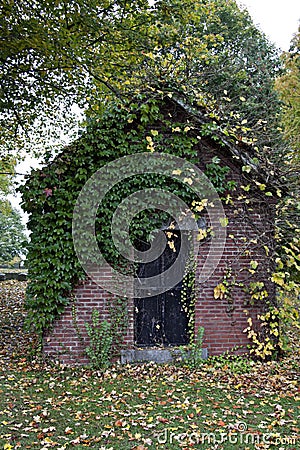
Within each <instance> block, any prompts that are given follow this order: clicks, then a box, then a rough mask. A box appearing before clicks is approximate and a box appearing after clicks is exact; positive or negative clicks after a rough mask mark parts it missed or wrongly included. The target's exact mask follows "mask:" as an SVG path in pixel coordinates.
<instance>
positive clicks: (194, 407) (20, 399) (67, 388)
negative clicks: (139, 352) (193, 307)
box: [0, 282, 300, 450]
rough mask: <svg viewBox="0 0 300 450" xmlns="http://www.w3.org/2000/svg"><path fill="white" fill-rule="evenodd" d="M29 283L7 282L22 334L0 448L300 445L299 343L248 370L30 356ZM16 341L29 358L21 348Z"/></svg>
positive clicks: (1, 393)
mask: <svg viewBox="0 0 300 450" xmlns="http://www.w3.org/2000/svg"><path fill="white" fill-rule="evenodd" d="M6 283H9V282H6ZM24 286H25V285H24V284H23V285H22V284H21V283H20V282H17V284H15V283H14V282H13V283H11V284H6V286H5V287H3V283H2V284H1V293H2V296H3V298H2V299H1V305H2V310H3V311H4V312H5V314H6V317H7V318H9V320H10V321H11V323H13V324H18V327H19V328H16V329H17V330H18V333H19V338H18V337H17V336H15V338H14V340H13V341H12V342H14V344H13V345H12V343H10V345H11V347H7V344H6V343H5V342H2V341H1V345H2V347H1V348H3V349H5V352H6V353H5V354H4V355H2V356H4V357H5V358H6V359H5V361H4V364H3V365H2V371H0V448H3V449H6V450H13V449H18V448H20V449H39V450H44V449H50V448H53V449H56V450H68V449H69V448H78V449H82V448H86V447H89V448H95V449H97V450H115V449H119V448H122V449H125V450H126V449H128V450H129V449H130V450H133V449H135V450H145V449H147V450H148V449H149V450H152V449H157V448H166V449H177V448H179V449H190V448H193V447H194V448H210V449H232V448H245V449H246V448H248V449H255V448H270V447H271V446H272V445H273V443H274V445H276V446H277V447H278V448H281V447H284V446H285V445H286V443H289V449H296V448H298V447H299V442H298V441H297V439H296V438H297V434H298V433H299V425H298V424H299V409H297V408H298V407H299V401H300V392H299V384H298V382H299V359H300V358H299V353H296V352H295V353H294V354H293V355H292V356H291V357H289V358H285V359H283V360H281V361H271V362H269V363H253V364H252V365H249V370H248V371H245V373H241V374H240V373H239V374H237V373H234V371H233V370H232V368H231V367H230V364H228V363H226V362H224V364H222V363H219V364H218V365H216V364H215V362H214V361H213V360H208V361H207V362H206V363H205V364H203V365H202V367H201V368H200V369H198V370H190V369H189V368H188V367H182V366H172V365H163V366H162V365H156V364H152V363H149V364H140V365H126V366H118V365H116V366H114V367H111V368H110V369H108V370H106V371H105V372H103V373H102V372H97V371H93V370H91V369H88V368H72V369H70V368H68V367H66V366H62V365H49V364H48V365H47V364H42V365H41V364H37V363H36V362H34V363H32V362H30V361H29V360H28V359H26V358H24V357H23V355H24V354H26V352H28V350H26V346H27V345H31V343H32V338H31V337H27V336H26V335H23V331H22V329H21V323H22V321H23V320H24V317H25V312H24V311H23V309H22V299H23V290H24ZM16 305H17V306H16ZM10 308H11V311H10V312H9V311H8V310H9V309H10ZM14 314H16V317H14ZM1 323H2V322H1ZM4 323H5V321H4ZM4 329H5V327H4ZM5 330H6V329H5ZM1 336H4V337H5V338H6V337H7V335H5V334H4V333H3V334H2V335H1ZM0 339H1V337H0ZM18 339H19V341H18ZM18 351H19V352H20V354H21V355H22V357H21V358H20V357H19V358H18V357H17V356H16V355H14V354H15V352H18ZM12 355H14V356H13V357H12ZM245 433H247V435H249V436H250V438H253V442H254V444H253V442H252V441H251V439H250V438H249V436H248V438H247V439H248V441H249V439H250V441H249V442H247V443H246V442H244V441H236V439H237V438H239V439H242V438H243V436H245ZM207 436H208V437H209V436H211V439H212V440H211V441H209V442H208V440H207V439H208V438H207ZM222 436H223V438H224V436H225V438H226V439H225V440H224V442H221V441H220V439H222ZM264 436H269V437H270V439H272V442H267V443H266V442H264V441H263V437H264ZM205 439H206V440H205ZM214 439H215V441H214ZM288 439H290V440H289V441H288Z"/></svg>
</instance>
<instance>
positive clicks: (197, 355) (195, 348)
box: [180, 327, 204, 369]
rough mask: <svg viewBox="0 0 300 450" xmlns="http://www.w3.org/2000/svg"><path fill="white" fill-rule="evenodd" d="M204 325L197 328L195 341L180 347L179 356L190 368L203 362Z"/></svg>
mask: <svg viewBox="0 0 300 450" xmlns="http://www.w3.org/2000/svg"><path fill="white" fill-rule="evenodd" d="M203 335H204V327H199V328H198V333H197V336H196V340H195V342H193V343H192V344H190V345H189V346H188V347H187V348H184V347H180V352H181V358H182V359H183V361H184V362H186V363H187V365H188V367H189V368H191V369H197V368H198V367H200V365H201V364H202V362H203V358H202V344H203Z"/></svg>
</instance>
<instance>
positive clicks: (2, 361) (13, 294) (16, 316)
mask: <svg viewBox="0 0 300 450" xmlns="http://www.w3.org/2000/svg"><path fill="white" fill-rule="evenodd" d="M25 288H26V281H17V280H8V281H1V282H0V365H1V366H2V367H6V368H7V367H9V366H10V364H13V366H14V367H16V366H17V365H18V363H20V365H21V366H22V365H23V363H24V362H26V358H27V357H29V355H30V352H31V350H32V348H34V347H35V346H36V341H37V336H36V335H35V334H34V333H29V332H25V331H24V328H23V325H24V320H25V317H26V311H25V310H24V296H25Z"/></svg>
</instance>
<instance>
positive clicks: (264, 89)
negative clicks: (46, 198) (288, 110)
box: [0, 0, 279, 153]
mask: <svg viewBox="0 0 300 450" xmlns="http://www.w3.org/2000/svg"><path fill="white" fill-rule="evenodd" d="M0 24H1V28H2V30H3V31H2V39H1V41H0V43H1V54H2V57H1V79H0V91H1V95H0V113H1V116H0V119H1V120H0V127H1V130H0V131H1V134H0V138H1V139H0V145H1V149H2V153H5V152H7V151H10V150H12V148H16V147H17V146H22V145H24V142H25V141H26V142H27V144H28V142H29V141H28V137H27V135H31V137H32V136H33V135H34V134H35V137H36V146H37V141H39V140H40V137H41V134H42V132H43V131H44V132H45V133H44V137H43V139H44V142H45V134H47V133H48V132H49V126H50V124H51V125H52V126H53V130H55V129H56V132H58V133H60V134H61V131H62V129H63V126H65V129H66V128H68V127H69V126H70V121H69V120H67V119H70V120H71V121H72V120H73V125H74V117H73V119H72V117H71V116H70V114H69V111H70V106H71V105H72V104H74V103H76V104H79V105H80V106H81V107H83V108H86V109H87V110H88V115H92V116H93V115H97V114H99V109H100V110H101V109H102V108H103V105H105V102H106V101H107V100H108V99H109V98H112V97H116V96H117V97H119V98H125V101H127V100H128V98H132V96H135V95H137V94H138V93H139V92H140V91H143V92H145V91H147V93H148V94H152V95H157V94H159V92H160V91H163V92H166V91H169V92H170V93H172V92H179V93H180V94H182V95H184V96H186V97H188V98H189V100H192V102H196V103H197V105H202V106H203V107H205V108H208V109H209V110H210V112H211V114H212V115H214V116H215V117H216V119H217V120H220V119H221V120H222V121H223V123H224V124H225V125H227V126H228V132H230V133H232V134H234V135H235V136H236V138H237V139H240V140H247V141H249V142H251V141H252V140H253V139H258V143H259V145H261V146H265V147H268V146H270V144H271V142H274V139H275V135H274V133H273V132H271V130H274V128H276V126H275V124H276V115H277V113H278V102H277V99H276V95H275V94H274V92H273V90H272V85H273V78H274V73H276V71H277V70H278V67H279V66H278V59H277V55H276V52H275V50H274V49H273V48H272V46H271V45H270V44H269V43H268V41H267V40H266V38H265V37H264V36H263V35H262V33H261V32H260V31H258V30H257V29H256V28H255V26H254V25H253V23H252V21H251V18H250V16H249V15H248V13H247V12H246V11H241V10H240V9H239V8H238V7H237V5H236V3H235V1H234V0H230V1H225V0H217V1H208V0H205V1H204V0H203V1H201V2H193V1H191V0H185V1H177V0H176V1H169V0H164V1H156V2H155V4H154V6H149V4H148V2H147V1H144V0H140V1H132V2H123V1H121V0H117V1H116V0H115V1H113V0H110V1H109V0H108V1H104V0H101V1H100V0H91V1H86V0H76V1H71V2H66V1H62V0H60V1H56V2H51V1H47V0H46V1H45V0H25V1H23V0H22V1H20V0H15V1H13V2H10V1H8V0H5V1H4V2H3V5H2V7H1V14H0ZM32 133H33V134H32ZM255 136H256V137H255ZM53 137H54V135H53V133H52V136H50V138H51V139H52V141H53ZM29 148H31V149H32V143H31V147H30V145H29ZM36 148H37V147H36Z"/></svg>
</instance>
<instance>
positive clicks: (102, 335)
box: [85, 309, 113, 369]
mask: <svg viewBox="0 0 300 450" xmlns="http://www.w3.org/2000/svg"><path fill="white" fill-rule="evenodd" d="M85 326H86V329H87V333H88V336H89V338H90V345H89V346H88V347H87V348H86V353H87V355H88V357H89V358H90V361H91V365H92V367H93V368H94V369H105V368H106V367H108V366H109V364H110V355H111V349H112V342H113V336H112V330H111V324H110V323H109V322H108V321H107V320H103V321H102V322H100V317H99V311H98V310H96V309H94V310H93V311H92V322H91V323H86V324H85Z"/></svg>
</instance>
